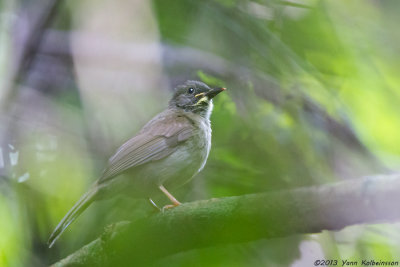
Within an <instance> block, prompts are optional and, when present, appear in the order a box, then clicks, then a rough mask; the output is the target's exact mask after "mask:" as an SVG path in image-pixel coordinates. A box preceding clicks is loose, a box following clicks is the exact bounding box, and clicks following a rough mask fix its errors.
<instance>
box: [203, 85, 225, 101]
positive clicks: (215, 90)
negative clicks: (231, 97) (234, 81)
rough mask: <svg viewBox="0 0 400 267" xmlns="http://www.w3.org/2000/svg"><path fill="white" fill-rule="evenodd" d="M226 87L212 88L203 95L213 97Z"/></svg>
mask: <svg viewBox="0 0 400 267" xmlns="http://www.w3.org/2000/svg"><path fill="white" fill-rule="evenodd" d="M225 90H226V88H223V87H220V88H214V89H211V90H210V91H208V92H207V93H206V94H205V95H206V96H207V97H208V99H212V98H214V96H216V95H218V94H219V93H221V92H222V91H225Z"/></svg>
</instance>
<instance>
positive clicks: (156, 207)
mask: <svg viewBox="0 0 400 267" xmlns="http://www.w3.org/2000/svg"><path fill="white" fill-rule="evenodd" d="M149 201H150V204H151V206H152V207H153V208H155V209H156V210H157V211H161V209H160V208H159V207H158V206H157V204H156V203H155V202H154V201H153V200H152V199H151V198H149Z"/></svg>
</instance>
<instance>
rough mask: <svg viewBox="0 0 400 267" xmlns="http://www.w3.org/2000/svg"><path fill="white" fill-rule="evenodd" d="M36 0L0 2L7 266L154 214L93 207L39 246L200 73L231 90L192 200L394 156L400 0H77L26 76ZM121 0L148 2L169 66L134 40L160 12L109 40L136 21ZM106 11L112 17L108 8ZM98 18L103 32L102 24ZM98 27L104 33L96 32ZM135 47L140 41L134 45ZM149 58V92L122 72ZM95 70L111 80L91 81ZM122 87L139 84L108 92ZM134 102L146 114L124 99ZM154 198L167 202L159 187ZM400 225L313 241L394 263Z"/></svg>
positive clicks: (0, 201)
mask: <svg viewBox="0 0 400 267" xmlns="http://www.w3.org/2000/svg"><path fill="white" fill-rule="evenodd" d="M28 2H29V1H16V2H14V1H7V0H6V1H1V2H0V81H1V85H0V90H1V91H0V98H1V99H3V98H4V96H5V95H7V94H6V93H7V92H9V91H10V90H11V91H12V92H18V93H15V94H11V96H10V99H6V101H8V102H11V103H15V105H14V106H13V107H12V108H11V109H9V110H2V113H1V114H0V116H1V117H0V119H1V125H0V136H1V139H2V143H1V144H0V146H1V147H0V148H1V150H0V174H1V178H0V179H2V180H0V186H1V188H2V190H0V192H1V194H0V214H2V215H3V216H2V218H3V219H2V220H1V221H0V236H1V237H0V266H27V265H28V266H29V265H31V266H43V265H46V264H48V263H50V262H54V261H56V260H58V259H59V258H60V257H65V256H66V255H68V254H69V253H71V252H72V251H74V250H75V249H77V248H78V247H80V246H82V245H84V244H86V243H87V242H89V241H90V240H91V239H93V238H94V237H96V236H98V235H99V234H100V233H101V232H102V229H103V227H104V226H106V225H107V224H108V223H111V222H115V221H118V220H122V219H134V218H138V217H143V216H147V215H148V214H151V213H152V212H153V210H152V208H151V207H150V206H149V205H147V203H145V201H144V200H143V201H140V200H139V201H132V200H130V199H129V200H128V199H124V198H123V197H121V198H116V199H114V200H110V201H105V202H104V203H98V204H95V205H93V206H94V207H91V208H89V209H88V210H87V211H86V212H85V214H83V215H82V216H81V217H80V218H79V219H78V220H77V221H76V222H75V223H74V224H73V225H71V229H69V230H68V231H67V232H66V233H65V234H64V235H63V236H62V238H61V239H60V240H59V242H58V243H57V245H56V247H55V248H54V249H52V250H48V249H47V248H46V245H45V242H46V239H47V237H48V235H49V233H50V232H51V230H52V228H53V227H54V226H55V225H56V224H57V223H58V221H59V220H60V219H61V218H62V216H63V215H64V214H65V213H66V211H67V210H68V209H69V208H70V207H71V206H72V205H73V203H74V202H75V201H76V200H77V199H78V198H79V196H80V195H81V194H82V193H83V192H85V190H86V189H87V188H88V186H89V184H91V183H92V182H93V181H94V180H95V178H96V177H98V175H99V174H100V173H101V171H102V166H103V165H104V163H105V162H106V160H107V158H108V157H109V156H110V155H111V154H112V152H113V149H115V148H117V146H118V144H120V143H122V142H123V141H124V140H122V137H126V138H128V137H130V136H132V135H133V134H134V132H133V130H135V129H136V130H139V128H140V125H143V123H144V122H145V121H146V120H148V119H150V118H151V116H153V115H154V114H155V112H154V111H157V110H158V111H160V110H162V109H164V108H165V105H166V101H165V99H164V96H165V92H164V91H163V90H164V89H165V88H172V87H173V86H175V85H176V84H177V83H178V81H183V80H186V79H199V80H203V81H204V82H206V83H208V84H210V85H212V86H224V87H227V88H228V90H227V91H226V92H225V93H224V94H221V95H219V96H218V97H217V98H216V99H215V101H214V104H215V106H214V112H213V115H212V125H213V137H212V138H213V147H212V150H211V153H210V157H209V160H208V163H207V165H206V168H205V169H204V171H203V172H202V173H200V174H199V175H198V176H197V177H196V178H195V179H194V180H193V181H192V182H190V183H189V184H188V185H187V186H185V187H184V188H181V189H180V190H178V192H177V195H178V196H179V197H180V199H181V200H182V201H191V200H196V199H203V198H211V197H223V196H230V195H241V194H247V193H256V192H262V191H273V190H278V189H287V188H294V187H299V186H307V185H314V184H323V183H327V182H332V181H336V180H340V179H349V178H357V177H359V176H362V175H365V174H372V173H375V172H383V171H386V170H387V168H391V169H396V167H397V166H398V163H399V156H400V143H399V142H398V132H400V108H399V104H398V103H399V101H400V90H399V84H400V80H399V79H400V78H399V77H400V76H399V75H398V70H399V69H400V66H399V62H400V60H399V53H398V52H397V47H398V46H399V42H400V34H399V32H398V30H397V25H398V23H399V17H398V11H399V8H400V2H398V1H395V0H390V1H373V0H369V1H361V0H356V1H350V2H349V1H335V0H330V1H316V0H308V1H296V2H294V1H279V0H273V1H263V0H254V1H251V0H209V1H195V0H175V1H163V0H153V1H151V2H149V3H147V2H146V4H143V3H144V2H142V4H140V5H139V2H138V1H136V2H137V3H136V2H135V1H134V2H135V3H136V4H135V3H131V4H130V5H128V4H126V3H122V2H121V1H117V2H116V3H115V5H114V3H113V4H110V3H109V2H107V1H101V2H98V3H97V2H96V3H95V4H94V3H92V2H90V1H88V2H87V3H79V2H68V3H65V5H61V6H60V7H59V9H58V10H57V13H56V14H55V16H54V21H53V23H50V24H49V25H47V28H46V30H47V32H46V33H47V35H45V37H44V38H48V40H53V39H57V38H59V40H58V41H56V42H55V45H53V46H46V45H43V44H42V45H43V47H44V48H43V49H42V50H41V51H38V52H37V55H36V56H35V57H33V62H34V63H35V64H33V66H32V67H31V68H30V69H29V70H27V72H28V74H27V75H26V78H25V80H24V81H22V82H21V81H20V82H19V83H16V82H15V80H13V77H12V71H10V69H11V70H12V67H10V66H12V65H13V64H15V61H17V60H18V56H17V55H18V52H20V51H19V49H23V47H24V46H23V44H24V43H23V40H24V38H21V36H24V35H26V34H27V32H28V33H29V29H31V28H29V27H30V26H34V23H30V21H31V18H32V17H35V16H30V12H31V13H32V14H36V15H38V14H39V15H38V16H40V15H43V13H41V12H37V11H38V10H39V11H40V7H41V6H43V7H44V6H45V5H44V2H45V1H41V4H43V5H41V4H38V5H36V6H35V8H34V7H33V5H32V4H30V3H28ZM90 5H93V6H95V5H96V7H97V8H96V9H90ZM125 5H128V6H129V8H133V9H132V10H135V5H138V8H137V9H138V10H139V11H136V12H137V13H144V14H147V13H146V12H147V11H148V10H149V9H150V12H149V14H150V15H151V16H152V18H151V21H153V20H154V21H156V22H157V27H156V32H152V33H153V34H154V36H156V37H155V38H154V40H155V41H156V42H157V45H159V46H161V47H162V49H161V50H162V53H164V54H163V58H162V60H160V62H158V61H157V58H158V57H157V56H159V55H156V56H154V55H153V54H151V55H150V60H149V59H148V58H146V57H145V56H149V55H148V54H149V53H152V52H151V51H150V52H149V51H148V50H145V51H144V52H143V51H139V52H137V51H136V49H138V48H137V47H136V46H135V45H136V44H137V43H140V42H138V40H141V36H142V35H143V36H146V37H147V35H148V34H149V31H148V29H147V28H146V27H145V26H143V25H147V24H151V21H150V22H149V21H145V22H142V23H143V25H141V24H140V23H138V21H136V22H135V23H137V25H136V24H135V25H134V26H135V27H137V28H140V27H143V29H142V30H141V31H139V33H137V32H135V30H134V29H135V27H133V28H129V27H128V25H127V26H126V28H124V29H123V30H121V32H122V34H121V35H122V39H123V40H124V41H126V40H130V39H129V36H131V35H133V36H136V38H137V39H134V40H133V41H131V43H129V42H127V43H128V44H127V45H126V43H124V44H125V45H126V46H118V45H115V44H114V43H113V45H114V46H110V47H107V41H109V40H113V38H115V36H117V33H114V32H110V30H109V28H107V27H110V25H114V24H115V25H117V26H118V27H121V25H125V24H127V23H125V24H124V23H120V24H118V22H120V21H119V20H118V19H119V17H118V14H115V13H113V12H116V11H118V10H120V11H121V10H123V9H124V8H125V7H126V6H125ZM149 5H150V6H149ZM87 6H89V9H90V12H88V13H86V11H87V10H88V9H85V8H87ZM111 6H112V7H113V8H110V7H111ZM118 8H119V9H118ZM105 10H109V11H110V14H107V13H101V12H105ZM129 10H131V9H129ZM143 10H144V11H143ZM141 11H143V12H141ZM36 12H37V13H36ZM137 13H135V14H137ZM79 14H80V15H79ZM82 14H84V15H83V16H82ZM91 17H93V18H95V17H96V18H97V19H99V18H100V22H99V23H97V21H96V23H97V24H96V23H95V22H93V21H94V20H93V21H90V18H91ZM121 17H122V15H121ZM132 17H134V16H132ZM88 18H89V19H88ZM85 19H87V21H85ZM132 19H133V18H132ZM88 21H89V22H88ZM116 21H117V22H116ZM126 21H129V18H127V20H126ZM122 22H125V21H123V20H122ZM146 23H147V24H146ZM88 25H89V26H88ZM85 27H86V28H85ZM88 27H92V28H95V29H97V30H98V32H96V34H97V35H96V34H93V33H90V32H89V31H88ZM92 28H90V29H92ZM104 29H107V30H104ZM140 29H141V28H140ZM86 31H87V32H86ZM157 31H158V32H157ZM78 33H79V34H82V35H83V36H85V37H88V38H89V40H90V38H93V40H92V43H91V44H90V47H92V49H88V50H82V51H81V50H79V46H78V45H77V44H76V43H74V42H73V41H71V44H70V43H69V40H70V39H72V40H73V38H76V35H78ZM101 33H104V36H106V37H105V38H104V39H101V38H99V39H96V38H98V35H101ZM74 34H75V35H74ZM52 36H53V37H52ZM54 36H56V37H57V38H54ZM63 36H64V37H63ZM65 36H67V37H65ZM52 38H53V39H52ZM63 38H66V39H63ZM68 38H70V39H68ZM146 40H147V39H146ZM152 40H153V39H152ZM154 40H153V41H154ZM114 41H115V40H114ZM118 41H120V40H116V41H115V43H118ZM43 43H45V44H46V42H43ZM11 44H15V45H14V46H13V45H11ZM152 45H153V44H152V43H151V42H150V44H147V43H145V45H144V46H145V47H152ZM10 47H12V49H11V52H10V51H9V50H10ZM104 47H106V49H104ZM127 47H133V48H132V50H133V51H134V52H133V53H132V54H129V53H128V52H129V51H131V50H129V49H128V48H127ZM45 48H46V49H49V51H50V52H48V51H47V53H46V51H45ZM171 48H173V49H176V50H169V49H171ZM102 49H103V50H102ZM107 49H109V50H110V51H109V53H108V54H107V53H105V54H103V52H104V50H107ZM121 51H122V52H121ZM135 51H136V52H135ZM171 51H172V52H171ZM173 51H178V52H176V53H174V52H173ZM85 53H87V54H85ZM118 53H120V54H118ZM124 53H127V54H126V55H125V54H124ZM133 54H134V55H136V56H137V54H139V55H140V56H142V57H139V60H138V63H135V64H137V65H138V66H136V67H132V66H130V65H128V64H127V66H128V67H121V65H112V64H109V65H102V64H101V63H99V62H100V61H99V62H97V61H96V60H98V59H102V58H113V57H115V58H117V61H118V60H119V61H121V62H125V61H129V62H130V61H135V59H137V58H136V57H133V56H132V55H133ZM155 54H157V53H155ZM160 54H161V52H160ZM82 58H83V60H82ZM87 58H95V60H94V62H95V63H93V62H89V61H88V60H87ZM171 58H172V59H171ZM124 60H125V61H124ZM141 60H142V61H141ZM146 60H149V61H151V62H153V63H154V62H156V63H157V64H158V65H159V68H160V69H161V70H162V74H161V77H158V76H157V77H158V78H157V79H158V80H157V79H155V78H154V73H157V70H155V69H154V68H152V67H150V68H149V69H150V72H151V73H147V72H146V73H145V74H144V75H143V76H141V75H138V77H136V78H137V79H139V80H140V79H143V80H152V79H153V78H154V79H155V80H157V81H158V83H159V84H161V86H156V85H154V84H152V85H151V88H147V87H144V88H143V84H144V82H143V81H142V80H140V81H139V82H138V84H139V86H137V85H136V86H133V85H130V84H129V81H130V80H128V82H126V81H125V80H123V81H121V80H119V79H118V77H120V76H117V74H116V73H125V74H126V76H130V75H131V74H133V73H135V72H138V71H140V70H141V69H145V67H143V65H144V64H145V63H143V61H146ZM88 62H89V63H88ZM177 62H185V64H184V65H179V64H178V63H177ZM90 64H92V65H90ZM88 66H89V67H88ZM122 66H124V65H122ZM90 67H91V68H92V69H90ZM82 68H89V71H86V72H84V71H82ZM107 68H108V69H107ZM49 70H50V71H49ZM153 72H154V73H153ZM10 73H11V74H10ZM110 73H111V74H110ZM85 75H87V76H91V77H89V78H92V79H93V77H94V80H95V81H96V80H97V82H99V84H101V83H102V82H103V81H104V80H105V79H107V82H108V83H106V84H115V86H112V87H111V88H109V89H107V91H105V90H103V91H102V90H101V89H99V88H91V89H90V90H92V91H90V90H89V91H83V89H82V88H83V87H84V84H85V83H84V82H82V81H84V79H85V78H87V76H85ZM10 79H11V81H10ZM10 84H11V86H10ZM119 86H127V87H128V88H130V89H131V92H132V94H131V95H126V94H124V92H123V91H118V90H116V88H114V87H119ZM141 86H142V87H141ZM105 92H107V93H108V95H107V94H105ZM90 93H91V94H90ZM93 95H95V97H94V98H93ZM91 97H92V99H90V98H91ZM3 100H4V99H3ZM112 101H114V102H112ZM135 101H136V102H135ZM93 103H94V104H93ZM104 103H116V104H114V106H115V109H113V108H104V106H103V108H100V109H96V107H95V104H99V105H100V106H101V104H104ZM116 105H118V107H117V106H116ZM105 106H106V105H105ZM132 107H133V108H137V110H134V112H136V113H134V112H132V109H130V110H129V109H128V108H132ZM146 108H147V110H146ZM111 109H113V110H111ZM119 115H121V116H119ZM116 116H118V119H117V118H116ZM120 117H122V119H121V120H119V118H120ZM93 118H94V119H93ZM132 118H135V119H132ZM117 124H118V127H116V125H117ZM11 147H13V149H12V148H11ZM16 151H17V154H15V153H16ZM12 155H14V160H15V157H16V162H13V160H12V157H13V156H12ZM15 155H16V156H15ZM383 166H384V167H383ZM157 201H159V202H160V203H166V200H165V199H164V198H163V197H160V199H157ZM281 219H282V220H285V218H281ZM397 228H398V227H397V225H393V226H387V225H378V226H373V227H361V226H360V227H351V231H347V229H345V230H344V231H341V232H340V233H338V234H336V235H335V234H330V233H323V234H321V235H319V237H318V238H315V239H316V241H317V242H318V243H319V244H320V248H321V250H322V251H323V253H324V255H325V256H326V257H327V255H339V257H342V258H343V259H347V260H351V259H365V258H374V259H387V260H390V259H393V260H396V259H397V258H396V256H397V255H398V252H399V251H400V245H399V243H398V242H397V241H396V240H397V239H396V237H394V238H392V237H391V236H392V235H393V234H394V233H395V234H394V235H395V236H398V235H399V231H398V229H397ZM371 229H372V230H371ZM374 229H379V231H374ZM382 231H383V232H384V233H382ZM377 232H378V233H377ZM355 233H356V234H355ZM78 237H79V238H78ZM300 244H302V238H298V237H295V238H289V239H283V240H278V241H277V240H270V241H260V242H254V243H251V244H245V245H232V246H225V247H221V246H219V247H213V248H208V249H202V250H196V251H190V252H186V253H181V254H179V255H172V256H171V257H168V258H166V259H164V260H162V261H161V262H160V263H159V266H187V265H188V264H192V265H196V266H221V265H229V266H260V265H263V266H270V265H271V266H289V265H290V264H291V263H292V262H295V260H299V259H309V260H310V264H311V262H312V261H311V260H315V259H319V258H322V257H323V256H324V255H319V254H315V255H308V256H307V255H305V254H304V252H303V251H300V250H299V245H300ZM161 245H165V244H161ZM397 260H398V259H397ZM293 266H295V264H293Z"/></svg>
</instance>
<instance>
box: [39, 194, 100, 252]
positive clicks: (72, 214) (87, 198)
mask: <svg viewBox="0 0 400 267" xmlns="http://www.w3.org/2000/svg"><path fill="white" fill-rule="evenodd" d="M96 193H97V188H96V187H92V188H91V189H90V190H89V191H88V192H86V193H85V194H84V195H83V196H82V197H81V198H80V199H79V200H78V202H76V203H75V205H74V206H73V207H72V208H71V209H70V210H69V211H68V213H67V214H66V215H65V216H64V218H63V219H62V220H61V221H60V222H59V223H58V225H57V227H56V229H54V231H53V233H52V234H51V235H50V238H49V240H48V241H47V244H48V245H49V248H51V247H52V246H53V245H54V243H55V242H56V240H57V239H58V238H59V237H60V235H61V234H62V233H63V232H64V231H65V229H67V227H68V226H69V225H70V224H71V223H72V222H73V221H75V219H76V218H77V217H78V216H79V215H80V214H81V213H82V212H83V211H84V210H85V209H86V208H87V207H88V206H89V205H90V204H91V203H92V202H93V200H94V198H95V196H96Z"/></svg>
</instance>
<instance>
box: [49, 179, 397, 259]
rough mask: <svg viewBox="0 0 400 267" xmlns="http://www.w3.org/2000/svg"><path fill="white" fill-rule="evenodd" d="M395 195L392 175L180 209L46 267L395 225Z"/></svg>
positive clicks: (109, 231) (114, 229)
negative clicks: (379, 224) (363, 226)
mask: <svg viewBox="0 0 400 267" xmlns="http://www.w3.org/2000/svg"><path fill="white" fill-rule="evenodd" d="M399 189H400V175H392V176H379V177H368V178H363V179H357V180H348V181H344V182H339V183H335V184H331V185H322V186H318V187H316V186H314V187H308V188H299V189H294V190H290V191H281V192H273V193H261V194H252V195H243V196H237V197H226V198H221V199H210V200H204V201H197V202H192V203H186V204H183V205H181V206H179V207H177V208H174V209H172V210H168V211H166V212H165V213H159V214H156V215H154V216H151V217H149V218H146V219H142V220H138V221H135V222H122V223H118V224H115V225H113V226H109V227H108V228H106V230H105V232H104V233H103V235H102V236H101V237H99V238H98V239H96V240H94V241H93V242H91V243H90V244H88V245H86V246H84V247H83V248H81V249H79V250H78V251H76V252H74V253H73V254H71V255H69V256H68V257H67V258H65V259H63V260H61V261H59V262H58V263H56V264H54V265H53V266H92V265H96V266H99V265H100V266H101V265H110V263H113V265H116V266H118V265H119V264H118V263H121V264H122V263H124V262H125V263H126V262H129V261H130V262H135V263H137V264H140V263H142V264H143V263H146V262H149V261H152V260H155V259H157V258H161V257H164V256H167V255H171V254H174V253H178V252H181V251H186V250H190V249H196V248H203V247H208V246H213V245H218V244H229V243H239V242H248V241H253V240H259V239H270V238H276V237H284V236H290V235H295V234H306V233H318V232H321V231H322V230H340V229H342V228H344V227H346V226H349V225H354V224H361V223H377V222H389V221H395V220H399V218H400V208H399V207H398V204H397V203H399V202H400V194H399V192H398V191H399Z"/></svg>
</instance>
